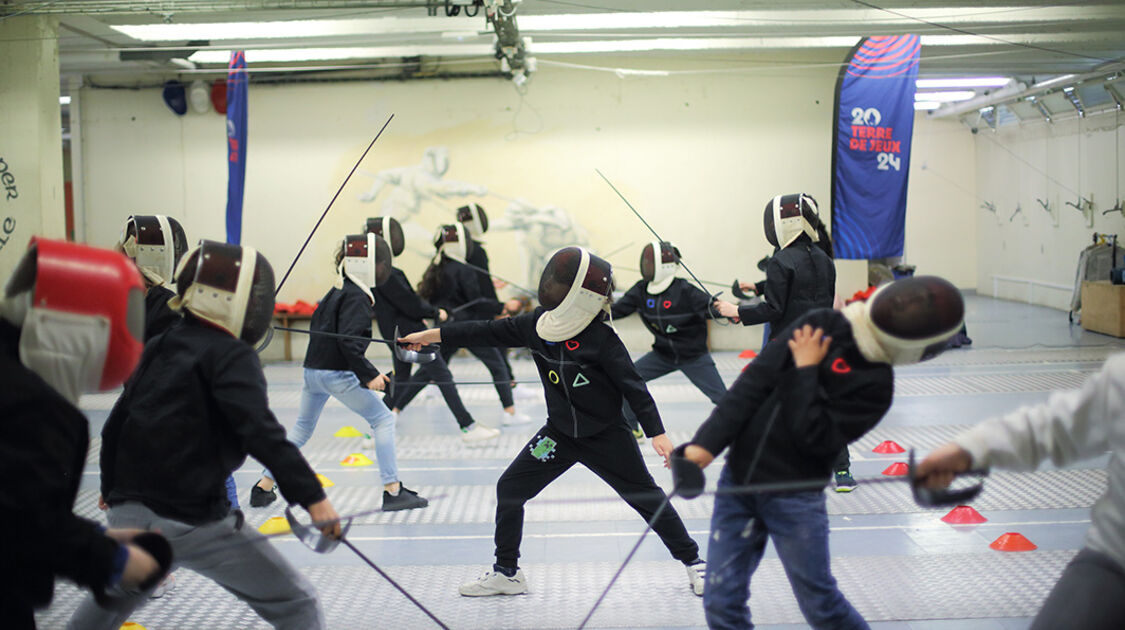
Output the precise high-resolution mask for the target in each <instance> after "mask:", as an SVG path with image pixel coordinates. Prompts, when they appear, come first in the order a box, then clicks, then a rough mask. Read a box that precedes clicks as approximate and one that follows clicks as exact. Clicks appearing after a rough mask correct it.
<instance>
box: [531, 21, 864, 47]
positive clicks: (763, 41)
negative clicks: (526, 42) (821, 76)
mask: <svg viewBox="0 0 1125 630" xmlns="http://www.w3.org/2000/svg"><path fill="white" fill-rule="evenodd" d="M520 24H521V25H522V24H523V22H522V21H521V22H520ZM521 29H522V26H521ZM857 41H859V37H853V36H839V37H656V38H650V39H627V40H589V41H581V42H533V43H532V44H531V46H530V47H529V48H528V50H529V51H530V52H533V53H535V54H537V55H549V54H580V53H606V52H638V51H645V50H738V49H750V48H773V49H790V48H850V47H852V46H854V45H855V43H856V42H857Z"/></svg>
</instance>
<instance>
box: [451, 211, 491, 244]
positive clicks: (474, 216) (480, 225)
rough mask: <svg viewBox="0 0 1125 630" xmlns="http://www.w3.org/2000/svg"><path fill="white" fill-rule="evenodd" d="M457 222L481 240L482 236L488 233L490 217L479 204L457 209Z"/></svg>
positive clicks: (470, 234)
mask: <svg viewBox="0 0 1125 630" xmlns="http://www.w3.org/2000/svg"><path fill="white" fill-rule="evenodd" d="M457 220H458V221H459V222H460V223H461V225H464V226H465V230H466V231H468V233H469V236H471V237H473V238H480V236H481V234H484V233H485V232H487V231H488V215H487V214H486V213H485V212H484V208H482V207H481V206H480V204H479V203H471V204H469V205H467V206H461V207H460V208H457Z"/></svg>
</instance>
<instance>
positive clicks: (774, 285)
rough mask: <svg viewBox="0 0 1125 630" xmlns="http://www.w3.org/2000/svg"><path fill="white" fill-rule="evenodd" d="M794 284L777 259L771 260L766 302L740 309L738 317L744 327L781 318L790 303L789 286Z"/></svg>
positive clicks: (767, 271) (768, 270)
mask: <svg viewBox="0 0 1125 630" xmlns="http://www.w3.org/2000/svg"><path fill="white" fill-rule="evenodd" d="M792 282H793V278H792V277H791V276H790V273H789V272H788V271H786V269H785V268H784V267H782V266H781V263H779V262H778V261H777V257H776V256H774V257H773V258H770V261H769V263H768V264H767V265H766V286H765V298H766V299H765V300H763V301H761V302H759V303H758V304H755V305H753V306H740V307H738V317H739V319H740V320H742V325H743V326H752V325H754V324H764V323H765V322H772V321H775V320H777V319H780V318H781V315H782V312H783V310H784V309H785V305H786V303H788V302H789V285H790V284H791V283H792Z"/></svg>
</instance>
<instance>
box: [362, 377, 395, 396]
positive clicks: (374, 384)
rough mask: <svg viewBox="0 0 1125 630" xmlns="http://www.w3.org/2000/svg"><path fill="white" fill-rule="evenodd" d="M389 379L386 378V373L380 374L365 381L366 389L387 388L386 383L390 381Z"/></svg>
mask: <svg viewBox="0 0 1125 630" xmlns="http://www.w3.org/2000/svg"><path fill="white" fill-rule="evenodd" d="M390 380H391V379H389V378H387V375H386V374H380V375H379V376H376V377H375V378H373V379H371V380H370V381H368V382H367V389H371V390H375V391H377V392H381V391H383V390H384V389H386V388H387V383H388V382H390Z"/></svg>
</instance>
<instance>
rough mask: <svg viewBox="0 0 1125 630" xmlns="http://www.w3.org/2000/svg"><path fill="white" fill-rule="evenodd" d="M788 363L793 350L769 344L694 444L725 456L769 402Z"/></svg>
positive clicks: (724, 398) (693, 439) (780, 344)
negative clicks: (724, 452) (739, 435)
mask: <svg viewBox="0 0 1125 630" xmlns="http://www.w3.org/2000/svg"><path fill="white" fill-rule="evenodd" d="M788 359H789V347H788V346H787V345H786V344H784V343H769V344H766V347H765V348H762V353H761V354H759V355H758V356H757V357H756V358H755V359H754V360H753V361H751V362H750V365H748V366H747V367H746V369H745V370H743V371H742V373H741V374H739V375H738V378H737V379H735V381H734V384H733V385H731V387H730V389H729V390H727V393H726V394H724V395H723V397H722V399H721V400H719V404H718V405H716V406H715V408H714V409H713V410H712V411H711V415H710V417H708V418H707V420H706V421H704V423H703V424H702V425H701V426H700V427H699V429H698V430H697V431H696V432H695V437H693V438H692V439H691V441H692V443H693V444H698V445H699V446H702V447H703V448H705V449H707V451H708V452H710V453H711V454H712V455H714V456H716V457H717V456H718V455H719V453H722V452H723V450H724V449H726V447H728V446H730V444H731V442H733V441H734V439H735V437H737V436H738V434H739V432H741V431H742V428H743V427H744V426H745V424H746V422H747V421H748V420H750V419H751V418H753V417H754V415H755V414H756V413H758V410H759V408H761V406H762V404H763V403H765V401H766V399H767V398H769V396H770V393H771V391H772V390H773V388H774V386H775V383H776V382H777V380H778V376H777V375H778V373H779V372H780V371H781V370H783V369H784V368H785V365H786V363H787V361H788Z"/></svg>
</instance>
